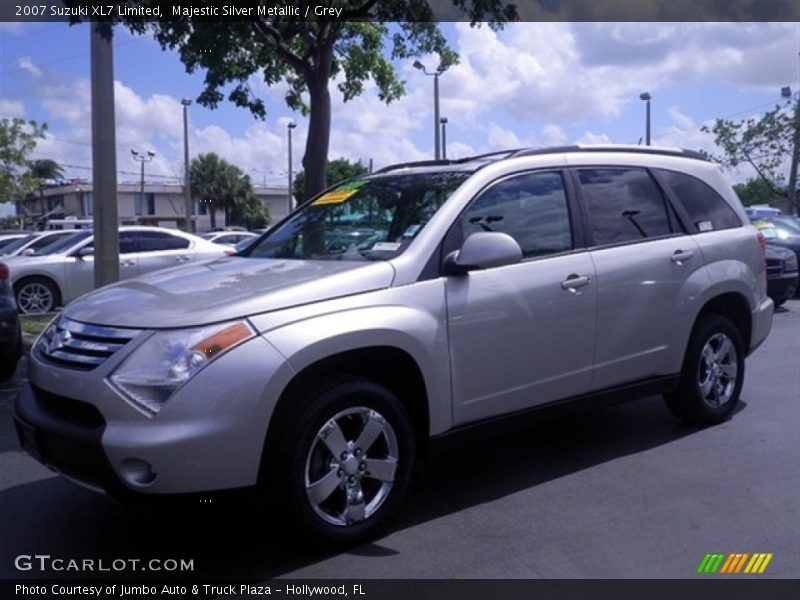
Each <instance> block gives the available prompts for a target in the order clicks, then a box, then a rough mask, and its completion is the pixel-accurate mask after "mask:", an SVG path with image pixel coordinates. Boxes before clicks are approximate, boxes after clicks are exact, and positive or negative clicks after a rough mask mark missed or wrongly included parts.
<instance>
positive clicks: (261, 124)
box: [0, 23, 800, 185]
mask: <svg viewBox="0 0 800 600" xmlns="http://www.w3.org/2000/svg"><path fill="white" fill-rule="evenodd" d="M442 28H443V30H444V32H445V34H446V36H447V37H448V40H449V41H450V43H451V45H452V46H453V47H454V48H455V49H456V50H457V51H458V52H459V53H460V55H461V62H460V64H459V65H457V66H455V67H453V68H452V69H451V70H450V71H448V72H446V73H445V74H444V75H443V76H442V77H441V95H442V115H443V116H447V117H448V119H449V125H448V132H447V138H448V154H449V155H450V156H465V155H469V154H471V153H479V152H486V151H491V150H495V149H502V148H508V147H519V146H541V145H548V144H561V143H571V142H576V141H581V142H587V143H591V142H609V141H610V142H619V143H636V142H637V141H638V140H639V138H640V137H642V136H643V135H644V105H643V102H641V101H640V100H639V98H638V96H639V93H640V92H642V91H649V92H650V93H651V95H652V97H653V101H652V128H653V138H654V141H655V142H657V143H663V144H664V145H673V146H682V147H691V148H702V149H707V150H711V149H713V143H712V140H711V139H710V137H709V136H708V135H706V134H703V133H702V132H701V131H700V127H701V126H702V125H703V124H704V123H708V122H710V121H711V120H713V119H714V118H715V117H720V116H725V117H734V118H744V117H747V116H750V115H754V114H757V113H759V112H760V111H763V110H766V109H769V108H771V107H772V106H774V104H775V103H776V102H778V101H779V99H780V98H779V91H780V87H781V86H784V85H791V86H792V89H793V91H798V87H799V86H800V84H798V70H799V67H800V62H798V51H800V24H797V23H789V24H742V23H736V24H735V23H681V24H665V23H628V24H614V23H611V24H603V23H584V24H569V23H550V24H545V23H519V24H512V25H509V26H508V27H507V28H506V29H505V30H504V31H503V32H500V33H496V32H492V31H491V30H490V29H488V28H486V27H483V28H479V29H471V28H469V27H468V26H467V25H465V24H453V23H444V24H442ZM114 51H115V79H116V81H117V84H116V86H117V88H116V89H117V111H116V112H117V114H116V117H117V129H118V130H117V148H118V155H117V165H118V169H119V171H120V173H119V179H120V180H121V181H125V180H135V179H136V175H135V173H136V169H137V165H136V164H135V163H133V161H132V160H131V158H130V148H140V149H150V150H154V151H155V152H156V153H157V157H156V160H154V161H153V163H152V164H151V165H149V166H148V173H150V176H149V177H150V179H151V180H152V181H168V180H169V179H170V178H172V179H175V180H177V179H179V178H180V176H181V173H182V169H183V164H182V129H181V127H182V125H181V107H180V103H179V101H180V98H181V97H182V96H189V97H192V98H194V97H196V96H197V94H199V92H200V91H201V89H202V78H203V74H202V73H195V74H192V75H189V74H187V73H186V72H185V70H184V68H183V65H182V64H181V62H180V61H179V59H178V57H177V55H176V54H174V53H171V52H163V51H162V50H161V49H160V48H159V46H158V45H157V44H156V43H155V42H153V40H152V39H150V38H148V37H133V36H131V35H130V34H128V33H127V32H125V31H122V30H118V31H117V32H116V37H115V49H114ZM422 60H423V62H426V63H427V64H428V65H429V66H435V65H436V60H435V59H434V58H433V57H423V58H422ZM412 62H413V60H410V61H403V62H398V63H396V68H397V69H398V71H399V73H400V75H401V77H402V78H404V79H405V80H406V81H407V91H408V94H407V95H406V96H405V97H404V98H402V99H401V100H399V101H397V102H395V103H392V104H391V105H389V106H388V107H387V106H385V105H383V104H382V103H381V102H380V101H379V100H378V99H377V97H376V96H375V95H374V94H373V93H371V90H370V89H369V88H368V89H367V92H366V94H365V95H363V96H362V97H360V98H358V99H356V100H354V101H352V102H350V103H347V104H344V103H342V101H341V99H340V98H338V96H337V94H338V93H337V92H335V91H334V92H333V95H334V106H333V125H332V135H331V153H330V158H337V157H339V156H344V157H346V158H349V159H362V160H363V161H365V162H366V161H368V160H369V159H370V158H372V159H374V161H375V166H376V167H380V166H382V165H385V164H388V163H391V162H395V161H403V160H416V159H424V158H429V157H430V156H431V154H432V151H433V150H432V146H433V133H432V121H433V116H432V110H433V97H432V81H431V79H430V78H428V77H425V76H423V75H422V74H421V73H420V72H419V71H417V70H415V69H413V68H412V66H411V63H412ZM88 81H89V31H88V27H87V26H86V25H79V26H75V27H70V26H69V25H67V24H64V23H25V24H11V23H0V117H15V116H22V117H25V118H30V119H36V120H37V121H46V122H47V123H48V124H49V126H50V133H49V135H48V138H47V139H46V140H44V141H43V142H41V143H40V145H39V147H38V148H37V151H36V157H40V158H54V159H56V160H57V161H59V162H60V163H62V164H64V165H71V166H69V167H67V169H66V170H67V173H68V175H69V176H71V177H86V178H88V177H90V176H91V171H90V169H89V168H88V167H89V166H90V165H91V154H90V145H89V142H90V139H91V129H90V119H89V87H88ZM251 85H252V87H253V88H254V89H255V90H256V91H257V93H259V94H261V95H262V96H263V97H264V98H265V99H266V101H267V107H268V116H267V119H266V120H265V121H257V120H255V119H254V118H253V117H252V116H251V115H250V113H249V112H248V111H246V110H245V109H240V108H236V107H234V106H232V105H230V104H228V103H223V104H222V105H220V107H219V108H218V109H216V110H213V111H212V110H208V109H205V108H203V107H200V106H198V105H196V104H194V105H192V107H191V109H190V115H191V134H190V147H191V152H192V155H196V154H197V153H198V152H208V151H216V152H218V153H220V154H221V155H223V156H224V157H225V158H226V159H227V160H229V161H231V162H233V163H234V164H237V165H238V166H240V167H241V168H242V169H243V170H245V171H246V172H248V173H249V174H250V175H251V176H252V177H253V179H254V181H255V182H257V183H262V182H265V181H266V182H267V183H268V184H274V185H283V184H284V181H285V170H286V127H285V125H286V123H287V121H288V120H289V119H294V120H295V121H297V123H298V128H297V129H296V130H295V145H294V147H295V150H296V152H295V161H296V162H295V164H299V163H300V160H301V158H302V152H303V146H304V143H305V132H306V119H305V118H304V117H302V115H300V114H293V113H292V112H291V111H289V110H288V109H287V108H286V106H285V104H284V103H283V100H282V97H283V92H284V89H285V88H284V87H283V86H277V87H273V88H269V89H268V88H266V87H265V86H264V85H263V84H262V83H261V82H260V81H258V80H254V81H252V82H251ZM733 175H734V177H735V178H739V179H740V178H742V177H744V176H746V175H747V173H746V172H743V173H738V174H733Z"/></svg>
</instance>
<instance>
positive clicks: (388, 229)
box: [242, 172, 471, 260]
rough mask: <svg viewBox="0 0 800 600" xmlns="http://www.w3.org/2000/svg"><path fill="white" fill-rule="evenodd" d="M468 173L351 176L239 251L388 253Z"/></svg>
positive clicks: (338, 256) (329, 256) (315, 255)
mask: <svg viewBox="0 0 800 600" xmlns="http://www.w3.org/2000/svg"><path fill="white" fill-rule="evenodd" d="M470 175H471V173H467V172H440V173H415V174H406V175H389V176H383V177H374V178H365V179H360V180H355V181H350V182H348V183H345V184H343V185H341V186H339V187H337V188H335V189H333V190H330V191H328V192H326V193H324V194H323V195H322V196H319V197H318V198H316V199H314V200H313V201H312V202H310V203H307V204H305V205H304V206H303V207H301V208H300V209H299V210H298V211H297V212H295V213H294V214H293V215H292V216H291V217H290V218H289V220H288V221H286V222H285V223H283V224H282V225H280V226H279V227H277V228H276V229H272V230H270V231H269V232H268V233H267V234H265V236H264V237H262V238H261V239H259V241H258V242H256V243H254V244H253V245H252V246H251V247H249V248H247V249H245V250H244V251H242V255H243V256H250V257H253V258H289V259H305V260H377V259H388V258H393V257H395V256H397V255H398V254H400V253H401V252H403V250H405V249H406V248H407V247H408V246H409V244H411V242H412V240H413V239H414V238H415V237H416V236H417V234H418V233H419V232H420V231H421V230H422V228H423V227H425V225H426V224H427V222H428V221H429V220H430V218H431V217H432V216H433V215H434V213H435V212H436V211H437V210H438V209H439V207H440V206H441V205H442V204H444V202H445V200H447V198H449V197H450V194H452V193H453V191H455V189H456V188H457V187H458V186H459V185H461V184H462V183H463V182H464V181H465V180H466V179H467V178H468V177H469V176H470Z"/></svg>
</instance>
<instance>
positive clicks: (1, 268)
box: [0, 263, 11, 279]
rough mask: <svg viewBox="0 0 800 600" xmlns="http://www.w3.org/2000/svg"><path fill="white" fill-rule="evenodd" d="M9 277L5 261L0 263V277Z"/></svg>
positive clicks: (9, 273)
mask: <svg viewBox="0 0 800 600" xmlns="http://www.w3.org/2000/svg"><path fill="white" fill-rule="evenodd" d="M9 277H11V271H10V270H9V268H8V265H7V264H5V263H0V279H8V278H9Z"/></svg>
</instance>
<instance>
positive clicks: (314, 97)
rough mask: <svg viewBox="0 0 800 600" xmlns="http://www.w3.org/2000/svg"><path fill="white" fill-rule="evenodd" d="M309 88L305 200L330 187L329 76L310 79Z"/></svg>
mask: <svg viewBox="0 0 800 600" xmlns="http://www.w3.org/2000/svg"><path fill="white" fill-rule="evenodd" d="M308 90H309V100H310V105H311V116H310V119H309V121H308V137H307V138H306V151H305V155H304V156H303V169H304V170H305V179H306V182H305V183H306V184H305V189H304V190H303V198H302V199H303V200H308V199H309V198H311V197H312V196H314V195H316V194H318V193H319V192H321V191H322V190H324V189H325V188H326V187H328V186H327V183H326V181H325V163H326V162H327V160H328V147H329V146H330V135H331V95H330V92H329V90H328V80H327V77H326V78H325V80H324V81H313V82H312V81H309V82H308Z"/></svg>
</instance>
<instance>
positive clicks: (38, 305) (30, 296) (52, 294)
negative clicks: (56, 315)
mask: <svg viewBox="0 0 800 600" xmlns="http://www.w3.org/2000/svg"><path fill="white" fill-rule="evenodd" d="M14 295H15V299H16V301H17V308H18V309H19V312H21V313H22V314H24V315H41V314H45V313H49V312H53V311H54V310H55V309H56V307H57V306H59V305H60V304H61V294H60V292H59V291H58V286H57V285H56V284H55V283H54V282H53V281H52V280H51V279H48V278H46V277H26V278H25V279H22V280H21V281H18V282H17V283H16V285H14Z"/></svg>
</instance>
